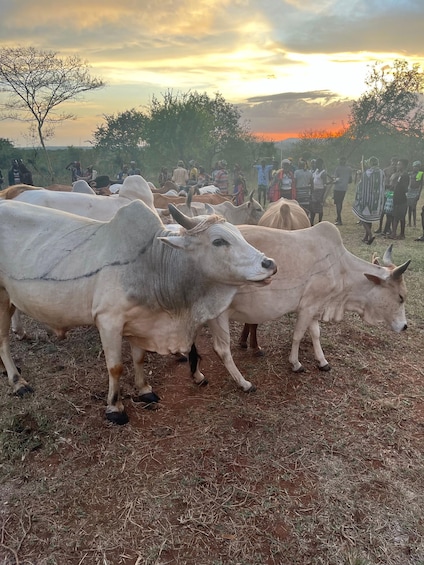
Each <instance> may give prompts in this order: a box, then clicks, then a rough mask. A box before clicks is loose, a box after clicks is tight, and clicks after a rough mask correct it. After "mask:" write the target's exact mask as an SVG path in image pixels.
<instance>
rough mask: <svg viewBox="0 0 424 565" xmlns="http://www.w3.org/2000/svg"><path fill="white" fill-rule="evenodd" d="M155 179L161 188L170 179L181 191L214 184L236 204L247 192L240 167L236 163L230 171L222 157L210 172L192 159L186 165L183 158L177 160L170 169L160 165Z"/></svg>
mask: <svg viewBox="0 0 424 565" xmlns="http://www.w3.org/2000/svg"><path fill="white" fill-rule="evenodd" d="M157 180H158V186H159V188H163V187H164V186H165V185H166V183H167V181H172V182H173V183H174V184H175V185H176V186H177V187H178V189H180V190H183V191H187V190H188V189H189V188H190V187H192V186H195V187H198V188H202V187H204V186H209V185H214V186H216V187H217V188H218V189H219V191H220V192H221V194H230V195H233V197H234V203H235V204H236V205H240V204H242V203H243V202H244V197H245V195H246V194H247V187H246V178H245V175H244V173H243V171H242V168H241V167H240V165H238V164H237V163H236V164H235V165H234V167H233V170H232V173H230V171H229V170H228V163H227V161H225V160H224V159H221V160H219V161H217V162H216V163H215V165H214V167H213V168H212V171H211V172H210V173H208V172H206V170H205V168H204V167H203V166H201V165H200V164H199V163H198V162H197V161H195V160H194V159H192V160H190V161H189V162H188V165H187V166H186V165H185V163H184V161H183V160H179V161H178V162H177V166H176V167H175V168H174V169H173V170H172V171H169V169H168V168H167V167H162V168H161V170H160V173H159V176H158V179H157Z"/></svg>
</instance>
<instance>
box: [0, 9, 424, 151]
mask: <svg viewBox="0 0 424 565" xmlns="http://www.w3.org/2000/svg"><path fill="white" fill-rule="evenodd" d="M423 22H424V1H423V0H119V1H116V0H85V1H84V0H72V2H69V3H65V2H63V3H60V2H57V0H0V48H1V47H13V48H16V47H35V48H37V49H41V50H53V51H55V52H56V53H57V54H58V56H60V57H67V56H70V55H78V56H79V57H81V59H82V60H84V61H86V62H87V63H88V65H89V68H90V74H91V76H92V77H96V78H100V79H102V80H103V81H105V83H106V85H107V86H106V87H105V88H103V89H100V90H95V91H93V92H90V93H87V94H85V95H84V96H83V97H82V98H81V99H80V100H79V101H78V102H76V103H74V104H72V105H71V110H72V111H73V112H74V113H75V114H76V116H77V119H76V120H72V121H68V122H65V123H63V124H62V125H60V126H59V127H57V129H56V133H55V136H54V138H53V139H51V140H49V145H88V143H89V140H90V139H92V138H93V132H94V131H95V129H96V128H97V127H98V126H99V125H101V124H104V123H105V122H104V115H110V114H114V115H116V114H117V113H120V112H124V111H126V110H130V109H133V108H134V109H137V110H140V111H143V110H145V109H146V108H148V106H149V103H150V101H151V100H152V97H153V96H155V97H156V98H158V99H159V100H160V99H161V98H162V95H163V94H164V93H166V92H168V91H172V92H173V93H174V94H177V93H183V92H189V91H190V92H198V93H207V94H208V95H209V96H210V97H211V98H213V97H214V95H215V93H216V92H219V93H220V94H221V95H222V96H223V97H224V99H225V100H226V101H227V102H229V103H232V104H236V105H237V106H238V107H239V109H240V112H241V116H242V120H243V122H244V123H246V124H247V125H248V127H249V129H250V131H251V132H252V133H254V134H257V135H258V136H259V138H260V139H264V140H272V141H279V140H281V139H286V138H290V137H297V136H298V135H300V134H302V133H304V132H310V131H323V130H327V131H328V130H340V129H341V128H342V127H343V125H344V124H346V122H347V119H348V116H349V108H350V104H351V103H352V101H353V100H355V99H357V98H359V96H361V94H363V93H364V92H365V91H366V89H367V87H366V85H365V79H366V77H367V75H368V73H369V72H370V69H371V66H372V65H374V64H375V63H378V64H381V65H390V64H391V63H393V61H394V60H396V59H405V60H407V61H408V62H409V63H411V64H413V63H419V64H420V65H422V67H424V32H423ZM2 96H4V95H2V94H1V93H0V103H1V100H2ZM0 137H1V138H7V139H9V140H10V141H11V142H12V143H13V144H14V145H15V146H18V147H19V146H26V145H28V136H27V135H26V127H25V125H23V124H22V123H18V122H16V121H15V122H12V121H9V120H6V121H5V120H3V121H0Z"/></svg>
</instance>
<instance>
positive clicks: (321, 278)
mask: <svg viewBox="0 0 424 565" xmlns="http://www.w3.org/2000/svg"><path fill="white" fill-rule="evenodd" d="M239 229H240V232H241V233H242V234H243V236H244V237H245V238H246V240H247V241H248V242H249V243H250V244H251V245H253V246H255V247H256V248H257V249H260V250H261V251H263V252H264V253H265V254H266V255H272V256H273V257H274V258H275V260H276V262H277V264H278V265H284V269H283V270H279V271H278V272H277V274H276V275H275V276H274V278H273V281H272V283H271V284H270V285H269V286H268V287H266V288H258V289H254V288H251V287H247V286H245V287H242V288H241V289H239V290H238V291H237V293H236V294H235V296H234V298H233V301H232V303H231V306H230V307H229V308H228V309H227V310H226V311H225V312H223V313H222V314H221V315H220V316H218V318H216V319H214V320H210V321H209V322H208V326H209V328H210V330H211V334H212V338H213V348H214V350H215V352H216V353H217V354H218V356H219V357H220V359H221V360H222V361H223V363H224V364H225V366H226V368H227V370H228V371H229V373H230V374H231V376H232V377H233V379H234V380H235V381H236V383H237V384H238V385H239V386H240V388H242V389H243V390H244V391H250V390H252V389H253V385H252V383H250V382H249V381H247V380H246V379H245V378H244V377H243V375H242V374H241V373H240V371H239V370H238V368H237V367H236V365H235V363H234V360H233V358H232V355H231V349H230V320H235V321H237V322H242V323H248V324H258V323H259V324H260V323H263V322H267V321H271V320H277V319H278V318H281V317H282V316H283V315H285V314H288V313H290V312H295V313H296V314H297V319H296V323H295V327H294V332H293V340H292V348H291V353H290V356H289V361H290V363H291V366H292V370H293V371H294V372H301V371H303V366H302V364H301V363H300V361H299V345H300V342H301V340H302V339H303V336H304V335H305V333H306V331H309V333H310V335H311V338H312V345H313V349H314V355H315V358H316V360H317V362H318V368H319V369H320V370H324V371H326V370H329V368H330V365H329V363H328V361H327V360H326V358H325V357H324V353H323V351H322V348H321V343H320V326H319V320H322V321H324V322H338V321H341V320H342V319H343V317H344V314H345V312H356V313H357V314H358V315H359V316H360V317H361V318H362V319H363V320H364V321H365V322H367V323H368V324H370V325H377V324H380V323H382V324H384V325H385V326H386V327H389V328H390V329H392V330H393V331H395V332H401V331H402V330H405V329H406V328H407V322H406V316H405V299H406V286H405V282H404V280H403V276H402V275H403V273H404V272H405V271H406V269H407V268H408V265H409V263H410V261H407V262H406V263H404V264H403V265H400V266H399V267H396V266H395V265H394V264H393V262H392V257H391V253H392V246H390V247H389V248H388V249H387V251H386V253H385V255H384V258H383V264H384V266H381V265H378V264H375V263H370V262H368V261H364V260H363V259H360V258H359V257H356V256H355V255H353V254H352V253H350V252H349V251H348V250H347V249H346V248H345V246H344V245H343V242H342V239H341V236H340V232H339V230H338V229H337V228H336V227H335V226H333V225H332V224H330V223H329V222H320V223H319V224H317V225H315V226H313V227H311V228H308V229H303V230H294V231H285V230H275V229H272V228H265V227H262V226H239ZM196 356H197V354H196V348H195V346H193V347H192V350H191V352H190V367H191V368H192V372H193V377H194V380H195V382H197V383H201V382H202V381H203V380H204V377H203V375H202V373H201V372H200V371H199V369H198V368H195V366H196Z"/></svg>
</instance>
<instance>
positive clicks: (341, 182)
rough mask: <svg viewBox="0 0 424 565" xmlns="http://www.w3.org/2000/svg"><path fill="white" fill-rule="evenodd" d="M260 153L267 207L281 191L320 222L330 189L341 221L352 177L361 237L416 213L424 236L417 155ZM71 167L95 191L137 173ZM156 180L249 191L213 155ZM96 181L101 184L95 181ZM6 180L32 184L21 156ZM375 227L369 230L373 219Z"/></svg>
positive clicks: (398, 227)
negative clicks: (211, 161) (355, 162)
mask: <svg viewBox="0 0 424 565" xmlns="http://www.w3.org/2000/svg"><path fill="white" fill-rule="evenodd" d="M268 161H269V162H267V160H266V159H261V160H260V161H257V162H255V163H254V164H253V167H252V168H253V170H255V172H256V174H257V194H258V201H259V203H260V204H261V205H262V206H263V207H264V208H265V207H266V206H267V204H268V203H272V202H276V201H277V200H279V199H280V198H281V197H284V198H286V199H289V200H297V202H298V203H299V204H300V205H301V206H302V208H303V209H304V210H305V211H306V212H307V214H308V216H309V219H310V222H311V225H314V223H315V221H316V220H317V221H318V222H321V221H322V219H323V213H324V203H325V201H326V199H327V197H328V196H329V194H330V193H331V191H332V195H333V201H334V205H335V208H336V219H335V221H334V223H335V225H337V226H341V225H343V219H342V211H343V203H344V199H345V196H346V193H347V190H348V187H349V185H350V184H351V183H352V182H355V196H354V201H353V205H352V212H353V213H354V215H355V216H356V217H357V220H358V222H357V223H358V224H361V225H362V226H363V228H364V235H363V239H362V241H363V242H364V243H366V244H368V245H370V244H371V243H372V242H373V241H374V240H375V237H376V236H377V235H380V236H384V237H386V238H388V239H405V230H406V227H407V226H408V227H414V228H416V227H417V215H419V216H420V217H419V218H418V221H420V220H421V226H422V228H423V234H422V236H420V237H418V238H416V241H424V206H423V207H422V210H420V212H417V207H418V202H419V200H420V196H421V192H422V188H423V183H424V172H423V167H422V164H421V161H418V160H416V161H413V162H412V166H409V162H408V160H407V159H404V158H398V157H397V156H392V158H391V159H390V163H389V164H388V165H387V167H385V168H381V167H380V162H379V159H378V158H377V157H370V158H369V159H368V160H367V161H364V160H363V162H362V163H361V164H360V167H353V166H351V165H349V164H348V163H347V161H346V158H345V157H340V158H339V160H338V164H337V166H336V167H335V169H334V171H333V174H329V172H328V171H327V170H326V167H325V164H324V161H323V160H322V159H321V158H317V159H312V160H311V161H310V162H308V161H307V160H306V159H303V158H301V159H299V161H298V163H297V165H295V164H294V163H293V159H291V158H284V159H282V160H281V164H280V166H278V162H277V161H276V160H268ZM66 169H67V170H69V171H70V173H71V182H72V183H74V182H75V181H77V180H81V179H83V180H86V181H87V182H88V183H89V184H90V186H92V187H93V188H94V189H95V190H96V191H97V190H98V189H99V190H100V189H102V188H103V187H105V186H111V185H112V184H113V183H118V185H119V183H122V182H123V181H124V179H125V178H126V177H127V176H130V175H137V174H141V169H140V167H137V165H136V162H135V161H131V162H130V164H129V165H125V164H124V165H123V166H122V168H121V170H120V171H119V172H118V173H117V174H116V180H115V181H111V180H110V178H109V177H108V176H107V175H101V176H99V175H98V173H97V171H96V170H95V169H94V166H93V165H90V166H88V167H87V168H86V169H83V168H82V167H81V163H80V162H79V161H72V162H71V163H69V165H67V166H66ZM157 181H158V186H159V187H160V188H162V187H164V186H165V185H166V183H167V182H168V181H172V183H174V184H175V185H177V187H178V188H179V189H180V190H184V191H187V190H188V189H189V188H190V187H191V186H196V187H199V188H200V187H204V186H208V185H214V186H216V187H217V188H219V190H220V192H221V193H222V194H229V195H232V196H233V199H234V203H235V204H236V205H240V204H242V203H243V202H244V200H245V196H246V194H247V185H246V178H245V174H244V172H243V170H242V168H241V167H240V165H238V164H235V165H234V166H233V168H232V171H231V172H230V171H229V167H228V163H227V161H225V160H224V159H221V160H219V161H217V162H216V163H215V165H214V167H213V168H212V171H211V172H210V173H207V172H206V170H205V168H204V167H202V166H201V165H199V163H198V162H197V161H195V160H194V159H193V160H190V161H189V162H188V165H187V166H186V165H185V163H184V161H183V160H179V161H178V162H177V165H176V166H175V168H173V169H172V170H168V168H167V167H162V169H161V170H160V173H159V176H158V179H157ZM97 182H98V184H99V186H97ZM8 183H9V186H11V185H14V184H28V185H33V179H32V173H31V171H30V170H29V169H28V167H26V165H25V164H24V163H23V161H22V159H13V160H12V166H11V168H10V170H9V171H8ZM3 184H4V178H3V175H2V173H1V171H0V189H2V188H4V186H3ZM377 222H378V227H377V229H375V231H374V232H373V230H372V227H373V223H377Z"/></svg>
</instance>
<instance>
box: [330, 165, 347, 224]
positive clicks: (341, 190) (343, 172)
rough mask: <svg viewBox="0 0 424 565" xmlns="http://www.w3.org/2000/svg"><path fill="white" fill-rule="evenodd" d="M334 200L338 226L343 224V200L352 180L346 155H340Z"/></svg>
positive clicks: (335, 172) (336, 170) (336, 171)
mask: <svg viewBox="0 0 424 565" xmlns="http://www.w3.org/2000/svg"><path fill="white" fill-rule="evenodd" d="M334 178H335V180H334V188H333V200H334V204H335V205H336V216H337V217H336V221H335V225H336V226H342V225H343V222H342V209H343V201H344V199H345V196H346V192H347V189H348V188H349V184H350V183H351V182H352V168H351V167H350V166H349V165H347V164H346V157H340V159H339V164H338V165H337V167H336V169H335V171H334Z"/></svg>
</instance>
